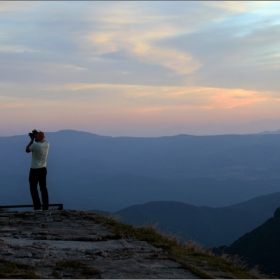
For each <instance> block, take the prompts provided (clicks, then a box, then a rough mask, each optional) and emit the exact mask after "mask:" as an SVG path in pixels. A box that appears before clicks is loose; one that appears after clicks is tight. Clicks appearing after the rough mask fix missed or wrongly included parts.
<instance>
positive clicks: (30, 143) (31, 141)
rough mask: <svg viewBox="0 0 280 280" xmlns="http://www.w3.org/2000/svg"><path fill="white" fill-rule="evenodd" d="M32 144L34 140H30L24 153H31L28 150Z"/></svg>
mask: <svg viewBox="0 0 280 280" xmlns="http://www.w3.org/2000/svg"><path fill="white" fill-rule="evenodd" d="M33 142H34V139H31V140H30V142H29V144H28V145H27V146H26V148H25V151H26V152H27V153H30V152H31V150H30V148H29V147H30V146H31V145H32V144H33Z"/></svg>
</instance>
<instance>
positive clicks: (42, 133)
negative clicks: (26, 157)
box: [38, 131, 45, 141]
mask: <svg viewBox="0 0 280 280" xmlns="http://www.w3.org/2000/svg"><path fill="white" fill-rule="evenodd" d="M38 137H39V139H40V140H41V141H42V140H45V133H44V132H43V131H39V132H38Z"/></svg>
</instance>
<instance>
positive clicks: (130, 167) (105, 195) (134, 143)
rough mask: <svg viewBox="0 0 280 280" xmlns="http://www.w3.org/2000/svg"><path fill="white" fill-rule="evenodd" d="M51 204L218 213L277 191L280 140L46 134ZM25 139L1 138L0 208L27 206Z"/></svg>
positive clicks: (67, 132) (276, 137)
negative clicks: (166, 206) (153, 204)
mask: <svg viewBox="0 0 280 280" xmlns="http://www.w3.org/2000/svg"><path fill="white" fill-rule="evenodd" d="M46 137H47V140H48V141H49V142H50V152H49V158H48V177H47V180H48V181H47V184H48V189H49V195H50V201H51V202H53V203H58V202H59V203H63V204H64V207H65V208H66V209H67V208H70V209H77V210H89V209H100V210H102V211H110V212H112V211H113V212H114V211H118V210H120V209H122V208H125V207H129V206H132V205H135V204H143V203H146V202H150V201H167V200H168V201H180V202H183V203H187V204H190V205H195V206H204V205H206V206H210V207H222V206H227V205H232V204H235V203H239V202H242V201H244V200H248V199H251V198H254V197H257V196H261V195H266V194H270V193H274V192H278V191H280V135H279V134H271V135H270V134H269V135H258V134H252V135H249V134H248V135H218V136H191V135H176V136H170V137H151V138H141V137H107V136H100V135H96V134H92V133H86V132H80V131H72V130H65V131H58V132H46ZM28 142H29V137H28V135H27V134H26V135H19V136H12V137H0V147H1V149H0V187H1V196H0V205H5V204H8V205H10V204H30V203H31V197H30V194H29V183H28V173H29V168H30V162H31V155H30V154H26V153H25V147H26V145H27V144H28Z"/></svg>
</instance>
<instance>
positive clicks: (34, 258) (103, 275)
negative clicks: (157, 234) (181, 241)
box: [0, 210, 198, 279]
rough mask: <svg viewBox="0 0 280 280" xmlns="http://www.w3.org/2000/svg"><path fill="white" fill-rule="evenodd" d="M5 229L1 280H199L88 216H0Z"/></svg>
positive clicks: (1, 233)
mask: <svg viewBox="0 0 280 280" xmlns="http://www.w3.org/2000/svg"><path fill="white" fill-rule="evenodd" d="M0 225H1V228H0V277H2V278H26V277H27V278H52V279H53V278H68V279H69V278H100V279H112V278H113V279H121V278H122V279H132V278H133V279H136V278H138V279H144V278H150V279H151V278H158V279H163V278H164V279H167V278H172V279H180V278H181V279H188V278H191V279H194V278H198V277H197V276H196V275H194V274H193V273H191V272H190V271H188V270H187V269H185V268H183V267H182V265H181V264H179V263H177V262H175V261H173V260H171V259H170V256H169V254H168V253H167V252H166V251H164V250H162V249H160V248H156V247H154V246H152V245H150V244H148V243H147V242H145V241H139V240H137V239H135V238H133V237H130V236H121V237H120V236H117V235H115V234H113V233H111V232H110V231H109V230H108V228H106V227H104V226H103V225H101V224H98V223H95V222H94V220H93V219H92V218H91V215H90V214H85V213H83V212H78V211H71V210H61V211H59V210H49V211H44V212H10V211H8V212H0Z"/></svg>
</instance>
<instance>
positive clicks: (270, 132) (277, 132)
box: [259, 129, 280, 134]
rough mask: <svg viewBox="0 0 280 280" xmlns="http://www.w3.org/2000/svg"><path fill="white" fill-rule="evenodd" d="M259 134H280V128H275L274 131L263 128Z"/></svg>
mask: <svg viewBox="0 0 280 280" xmlns="http://www.w3.org/2000/svg"><path fill="white" fill-rule="evenodd" d="M259 134H280V129H278V130H276V131H268V130H265V131H263V132H260V133H259Z"/></svg>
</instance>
